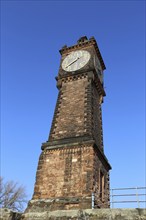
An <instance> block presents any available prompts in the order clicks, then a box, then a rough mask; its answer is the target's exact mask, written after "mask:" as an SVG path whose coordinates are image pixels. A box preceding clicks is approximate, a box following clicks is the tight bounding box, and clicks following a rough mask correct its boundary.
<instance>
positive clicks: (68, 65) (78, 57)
mask: <svg viewBox="0 0 146 220" xmlns="http://www.w3.org/2000/svg"><path fill="white" fill-rule="evenodd" d="M80 58H81V57H78V58H76V59H75V60H73V61H72V62H71V63H69V64H68V65H67V66H66V68H67V67H68V66H70V65H71V64H73V63H75V62H76V61H77V60H78V59H80Z"/></svg>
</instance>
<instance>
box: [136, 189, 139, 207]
mask: <svg viewBox="0 0 146 220" xmlns="http://www.w3.org/2000/svg"><path fill="white" fill-rule="evenodd" d="M136 198H137V205H138V208H140V205H139V196H138V187H136Z"/></svg>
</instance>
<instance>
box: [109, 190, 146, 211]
mask: <svg viewBox="0 0 146 220" xmlns="http://www.w3.org/2000/svg"><path fill="white" fill-rule="evenodd" d="M110 204H111V208H123V207H125V206H126V207H128V208H131V206H132V204H135V205H134V206H135V208H141V207H140V206H142V207H143V208H144V207H146V187H133V188H115V189H110ZM121 204H122V205H121ZM124 204H126V205H124ZM140 204H143V205H140ZM117 206H118V207H117Z"/></svg>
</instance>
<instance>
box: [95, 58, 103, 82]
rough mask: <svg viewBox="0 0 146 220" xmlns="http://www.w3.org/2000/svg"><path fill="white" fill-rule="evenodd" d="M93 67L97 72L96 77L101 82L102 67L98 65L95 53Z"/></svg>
mask: <svg viewBox="0 0 146 220" xmlns="http://www.w3.org/2000/svg"><path fill="white" fill-rule="evenodd" d="M94 67H95V70H96V72H97V74H98V77H99V79H100V81H101V83H102V82H103V72H102V67H101V65H100V61H99V60H98V58H97V56H96V55H95V56H94Z"/></svg>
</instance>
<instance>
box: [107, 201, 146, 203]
mask: <svg viewBox="0 0 146 220" xmlns="http://www.w3.org/2000/svg"><path fill="white" fill-rule="evenodd" d="M130 202H137V201H113V202H110V203H130ZM138 202H146V201H138Z"/></svg>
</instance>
